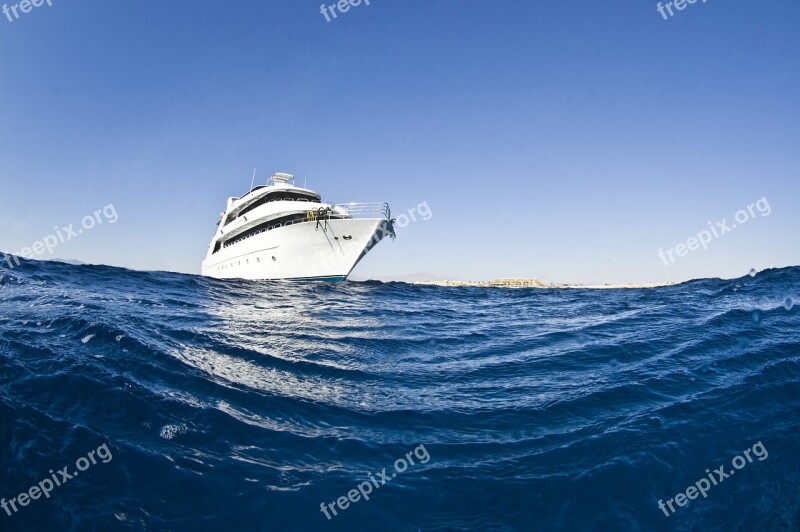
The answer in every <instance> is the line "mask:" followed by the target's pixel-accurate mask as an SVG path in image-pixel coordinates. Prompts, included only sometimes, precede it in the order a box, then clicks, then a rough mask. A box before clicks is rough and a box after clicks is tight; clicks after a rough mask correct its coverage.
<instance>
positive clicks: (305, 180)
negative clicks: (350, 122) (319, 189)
mask: <svg viewBox="0 0 800 532" xmlns="http://www.w3.org/2000/svg"><path fill="white" fill-rule="evenodd" d="M307 181H308V176H303V188H308V187H307V186H306V182H307Z"/></svg>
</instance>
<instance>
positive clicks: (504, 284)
mask: <svg viewBox="0 0 800 532" xmlns="http://www.w3.org/2000/svg"><path fill="white" fill-rule="evenodd" d="M408 283H409V284H416V285H428V286H449V287H479V288H584V289H592V290H608V289H620V288H659V287H662V286H671V285H674V284H678V283H677V282H674V281H673V282H664V283H605V284H576V283H546V282H544V281H541V280H540V279H535V278H531V279H493V280H491V281H409V282H408Z"/></svg>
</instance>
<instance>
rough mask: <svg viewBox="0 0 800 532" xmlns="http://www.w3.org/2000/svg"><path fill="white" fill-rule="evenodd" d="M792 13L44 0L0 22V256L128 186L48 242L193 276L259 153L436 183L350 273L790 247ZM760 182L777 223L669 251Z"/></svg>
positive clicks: (742, 204) (673, 273) (632, 263)
mask: <svg viewBox="0 0 800 532" xmlns="http://www.w3.org/2000/svg"><path fill="white" fill-rule="evenodd" d="M18 1H19V0H6V3H9V2H10V4H9V5H11V4H16V3H17V2H18ZM18 13H19V12H18ZM12 18H13V15H12ZM799 26H800V3H798V2H797V1H796V0H778V1H771V2H756V1H741V0H724V1H722V0H709V1H708V2H707V3H705V4H704V3H702V1H698V3H696V4H694V5H688V6H687V7H686V9H684V10H683V11H680V12H675V16H674V17H672V18H671V19H669V20H666V21H665V20H663V19H662V17H661V15H659V14H658V12H657V11H656V2H653V1H651V0H638V1H636V2H629V1H618V2H600V1H594V2H589V1H583V2H552V1H548V2H545V1H540V0H537V1H522V0H518V1H508V2H477V1H476V2H463V1H458V0H447V1H445V0H439V1H436V0H424V1H423V0H403V1H400V0H371V2H370V5H369V6H367V5H364V4H362V5H361V6H359V7H355V8H351V10H350V11H349V12H347V13H344V14H340V15H339V16H338V18H337V19H336V20H332V21H331V22H329V23H328V22H326V20H325V18H324V17H323V16H322V14H321V13H320V1H319V0H316V1H305V0H302V1H300V0H285V1H255V0H252V1H233V2H219V1H214V2H211V1H205V0H192V1H191V2H189V1H178V0H174V1H169V2H165V1H154V0H147V1H144V0H137V1H132V0H128V1H122V2H103V1H100V0H84V1H81V2H76V1H72V0H52V6H48V5H47V4H46V3H44V4H43V5H42V6H41V7H35V8H33V9H32V10H30V12H28V13H24V14H21V13H20V16H19V18H18V19H14V20H13V22H9V21H8V18H7V17H6V16H5V15H0V250H3V251H18V250H20V249H21V248H23V247H25V246H30V245H31V244H32V243H33V242H35V241H37V240H40V239H42V238H43V237H45V236H46V235H48V234H50V233H53V232H54V226H65V225H67V224H70V223H73V224H76V226H77V224H79V223H80V220H81V219H82V217H83V216H85V215H87V214H91V213H92V212H93V211H95V210H96V209H99V208H102V207H103V206H104V205H107V204H109V203H113V204H114V206H115V208H116V211H117V213H118V216H119V219H118V220H117V222H116V223H114V224H108V223H105V224H103V225H101V226H98V227H95V228H94V229H92V230H91V231H87V232H85V233H84V234H82V235H80V236H79V237H78V238H73V239H72V240H70V241H67V242H64V243H63V244H60V245H59V246H58V247H57V248H56V249H55V251H54V253H53V255H52V256H55V257H61V258H72V259H78V260H83V261H86V262H101V263H107V264H113V265H119V266H126V267H130V268H136V269H163V270H171V271H182V272H190V273H197V272H199V266H200V262H201V260H202V258H203V256H204V254H205V251H206V247H207V245H208V241H209V239H210V237H211V234H212V232H213V230H214V224H215V222H216V220H217V216H218V214H219V212H220V211H221V210H222V209H223V208H224V205H225V200H226V198H227V197H228V196H233V195H240V194H241V193H243V192H245V191H246V190H247V188H248V186H249V185H250V176H251V173H252V171H253V168H254V167H257V168H258V180H259V181H261V182H263V181H264V180H265V179H266V177H267V176H268V175H269V174H271V173H273V172H277V171H282V172H289V173H293V174H295V175H296V176H298V178H299V180H300V183H301V184H302V180H303V179H304V178H307V179H308V184H309V187H311V188H314V189H315V190H317V191H318V192H320V193H321V194H322V195H323V198H325V199H327V200H329V201H338V202H347V201H388V202H389V203H390V204H391V205H392V208H393V210H394V212H395V213H396V214H399V213H401V212H404V211H407V210H408V209H410V208H412V207H414V206H415V205H417V204H418V203H420V202H423V201H425V202H427V204H428V205H429V206H430V207H431V209H432V211H433V217H432V218H431V219H430V220H429V221H427V222H416V223H414V224H411V225H409V226H408V227H406V228H404V229H402V230H400V231H399V237H398V239H397V240H396V241H395V242H394V243H392V242H391V241H386V242H383V243H381V245H379V246H378V247H377V248H375V249H374V250H373V251H372V252H371V253H370V254H369V255H368V256H367V257H366V259H365V260H364V261H363V262H362V263H361V265H360V266H359V267H358V268H357V269H356V272H355V273H356V274H357V275H358V276H359V277H376V276H383V275H394V274H407V273H413V272H429V273H432V274H435V275H439V276H443V277H448V278H462V279H484V278H490V277H496V276H524V277H532V276H536V277H540V278H543V279H545V280H550V281H577V282H584V281H599V280H612V281H665V280H681V279H688V278H693V277H706V276H722V277H733V276H738V275H742V274H744V273H746V272H747V271H748V270H749V269H750V268H753V267H754V268H756V269H761V268H765V267H769V266H770V265H774V266H785V265H790V264H798V263H800V238H798V235H797V233H798V229H800V209H798V207H797V206H798V204H799V203H800V184H798V181H799V180H798V178H799V177H800V148H799V147H800V112H799V111H800V90H798V87H800V31H798V27H799ZM762 197H766V198H767V200H768V202H769V205H770V207H771V213H770V215H769V216H766V217H762V216H760V215H759V214H758V211H756V213H757V214H756V217H755V218H754V219H751V220H749V221H748V223H746V224H744V225H740V226H738V227H737V228H736V229H734V230H732V231H730V232H728V233H727V234H725V235H722V236H720V237H719V238H718V239H714V240H713V241H712V242H711V243H710V244H709V249H708V250H703V249H702V248H701V249H699V250H696V251H691V252H689V253H688V254H687V255H686V256H683V257H677V258H676V262H675V263H673V264H670V265H669V266H665V265H664V263H663V262H662V260H661V259H659V257H658V254H657V252H658V250H659V248H664V249H667V248H672V247H674V246H675V245H676V244H678V243H681V242H684V243H685V242H686V241H687V239H688V238H690V237H692V236H693V235H696V234H697V233H698V232H699V231H702V230H703V229H706V228H707V223H708V222H709V221H712V222H716V221H719V220H722V219H723V218H727V220H728V224H729V225H730V223H731V221H732V220H733V217H734V214H735V212H736V211H737V210H739V209H742V208H746V207H747V205H749V204H752V203H754V202H755V201H756V200H758V199H759V198H762Z"/></svg>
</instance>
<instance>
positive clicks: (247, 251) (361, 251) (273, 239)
mask: <svg viewBox="0 0 800 532" xmlns="http://www.w3.org/2000/svg"><path fill="white" fill-rule="evenodd" d="M392 234H393V231H392V227H391V222H390V221H388V220H385V219H380V218H372V219H331V220H324V221H319V222H317V221H313V220H312V221H307V222H303V223H295V224H293V225H288V226H285V227H280V228H277V229H273V230H270V231H265V232H263V233H260V234H257V235H254V236H251V237H249V238H247V239H245V240H243V241H242V242H239V243H237V244H236V245H234V246H230V247H227V248H223V249H220V250H219V251H218V252H216V253H214V254H212V255H210V256H209V257H207V258H206V260H204V261H203V264H202V274H203V275H205V276H208V277H216V278H220V279H229V278H240V279H285V280H319V281H344V280H345V279H346V278H347V276H348V275H350V272H351V271H352V270H353V268H354V267H355V266H356V264H358V262H359V261H360V260H361V258H362V257H363V256H364V255H366V253H367V252H368V251H369V250H370V249H372V247H373V246H375V244H377V243H378V242H380V241H381V239H383V238H384V237H385V236H390V235H392Z"/></svg>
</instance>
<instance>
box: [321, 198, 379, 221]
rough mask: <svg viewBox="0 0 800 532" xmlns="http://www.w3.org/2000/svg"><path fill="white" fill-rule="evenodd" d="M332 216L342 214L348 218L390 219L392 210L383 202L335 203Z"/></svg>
mask: <svg viewBox="0 0 800 532" xmlns="http://www.w3.org/2000/svg"><path fill="white" fill-rule="evenodd" d="M332 210H333V212H332V214H333V216H336V215H338V214H343V215H345V216H346V217H348V218H357V219H358V218H361V219H363V218H383V219H385V220H391V219H392V210H391V209H390V208H389V204H388V203H385V202H373V203H336V204H334V205H332Z"/></svg>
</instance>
